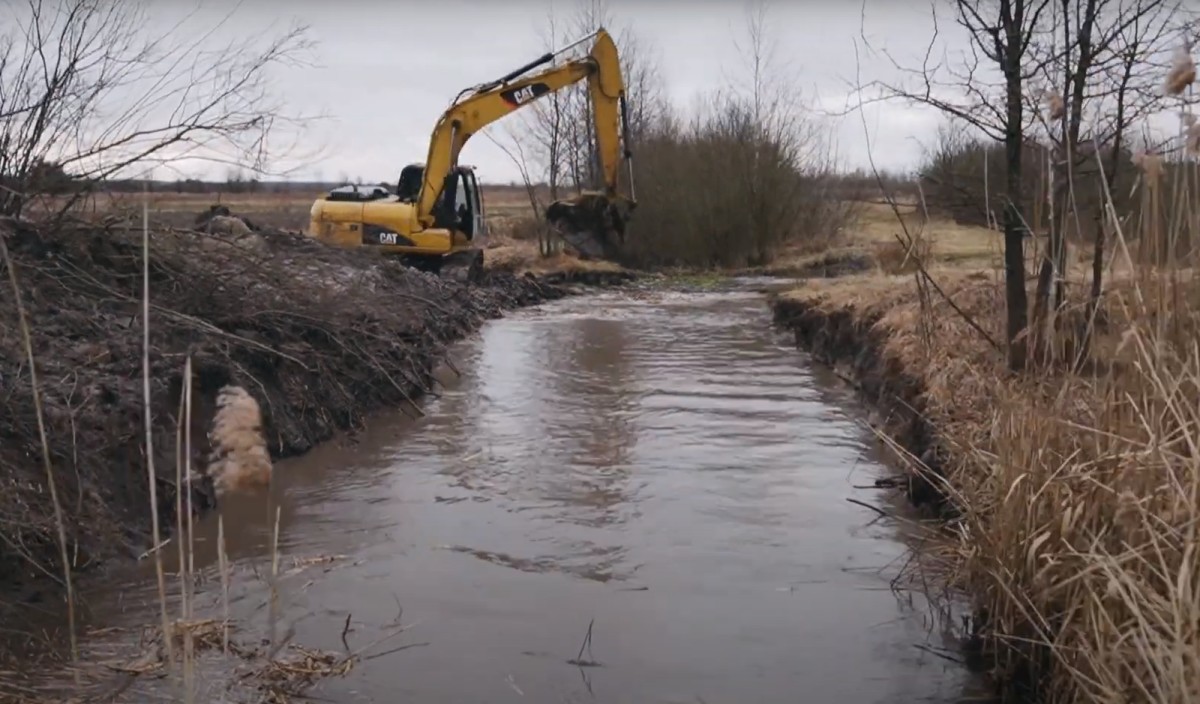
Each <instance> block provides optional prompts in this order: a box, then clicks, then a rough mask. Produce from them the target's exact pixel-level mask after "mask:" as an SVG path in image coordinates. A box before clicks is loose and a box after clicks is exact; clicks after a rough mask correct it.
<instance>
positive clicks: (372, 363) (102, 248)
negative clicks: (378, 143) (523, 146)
mask: <svg viewBox="0 0 1200 704" xmlns="http://www.w3.org/2000/svg"><path fill="white" fill-rule="evenodd" d="M0 229H2V230H8V229H12V230H13V232H12V233H11V234H9V235H7V240H6V241H7V244H8V247H9V250H10V252H11V255H12V258H13V261H14V262H15V264H16V267H17V275H18V277H19V279H20V287H21V297H22V302H23V304H24V307H25V310H26V315H27V318H28V320H29V323H30V326H31V328H32V338H33V348H34V352H35V356H36V358H37V365H38V372H39V375H40V377H39V381H40V388H41V394H42V403H43V406H44V411H45V412H44V417H45V420H46V424H47V433H48V435H49V444H50V450H51V453H52V462H53V466H54V469H55V475H56V481H57V482H58V491H59V495H60V497H61V502H62V505H63V510H64V513H65V515H66V519H67V520H66V522H67V540H68V550H69V552H70V553H71V554H72V556H73V561H74V562H75V569H76V570H77V571H85V570H89V569H91V568H94V567H97V566H101V565H103V564H106V563H110V562H111V561H112V560H113V559H114V558H116V557H119V556H121V555H125V556H129V555H137V554H140V553H141V552H142V551H144V550H146V549H147V548H148V547H149V546H150V542H151V541H150V538H149V531H150V527H151V526H150V523H151V521H150V519H149V507H148V500H149V499H148V497H149V492H148V486H147V482H146V465H145V452H144V450H145V434H144V430H143V427H144V426H143V423H144V415H143V408H144V404H143V402H142V398H143V396H142V394H143V386H142V384H143V382H142V334H143V321H142V315H141V306H142V302H141V298H142V235H141V232H140V229H132V230H131V229H127V228H126V227H125V226H113V227H110V228H107V229H102V228H97V227H95V226H87V227H83V226H76V227H63V228H58V229H56V230H54V231H53V232H48V231H38V230H36V229H34V228H31V227H28V226H19V227H18V226H13V227H11V228H9V227H7V226H0ZM3 290H4V295H0V467H2V468H3V469H2V470H0V590H2V591H3V592H5V593H13V592H14V591H20V592H23V594H22V595H21V598H20V600H29V599H34V600H36V599H39V598H41V596H42V592H43V591H44V586H45V585H46V584H48V582H47V580H50V579H57V575H59V574H61V566H60V564H59V563H60V561H59V559H58V554H59V550H58V545H57V538H56V529H55V527H54V518H53V517H54V512H53V508H52V504H51V502H50V499H49V494H48V492H47V490H46V486H45V474H44V470H43V468H42V465H41V456H42V455H41V444H40V441H39V439H38V438H39V436H38V429H37V423H36V414H35V410H34V403H33V395H32V393H31V384H30V376H29V373H28V365H27V363H26V355H25V350H24V347H23V343H22V338H21V334H20V329H19V327H18V325H17V320H18V317H17V309H16V306H15V305H14V301H13V296H12V294H11V287H10V286H9V284H8V283H7V280H6V281H5V285H4V289H3ZM567 293H568V290H567V289H566V288H563V287H562V286H560V285H557V284H555V283H553V282H551V281H549V280H547V279H542V280H538V279H535V278H533V277H532V276H526V277H518V276H514V275H513V274H509V273H498V272H492V273H490V274H488V277H487V280H486V281H485V282H484V283H483V284H482V285H478V286H473V287H470V288H467V287H465V286H463V285H460V284H452V283H448V282H446V281H443V280H441V279H438V278H436V277H433V276H430V275H425V274H421V273H418V272H414V271H413V270H411V269H407V268H405V267H403V266H401V265H399V264H397V263H394V262H390V261H386V260H384V259H382V258H380V257H378V256H373V255H371V254H369V253H364V252H357V251H344V250H335V249H333V248H329V247H326V246H323V245H320V244H317V243H314V242H312V241H310V240H306V239H304V238H303V237H300V236H298V235H294V234H288V233H282V232H258V233H253V234H251V235H248V236H245V237H243V238H242V239H238V240H237V241H236V242H233V241H231V240H230V239H229V238H221V237H216V236H212V235H203V234H198V233H195V232H186V231H156V232H153V233H152V235H151V252H150V298H151V305H152V308H151V313H150V326H151V336H150V348H151V349H150V369H151V373H150V375H151V396H152V403H151V405H152V410H153V424H154V429H155V436H154V455H155V466H156V471H157V475H158V486H157V491H158V497H159V504H160V515H161V519H160V520H161V521H162V523H163V524H164V531H167V532H169V527H170V526H171V525H173V524H174V511H173V506H174V503H175V491H174V487H175V473H176V467H177V462H176V444H177V443H176V428H177V422H176V419H177V417H178V416H179V399H180V392H181V389H182V380H183V375H184V368H185V366H184V365H185V361H186V359H187V357H188V355H189V354H190V356H191V359H192V365H193V369H194V375H193V384H194V386H193V389H194V390H193V396H194V399H195V403H194V405H193V412H192V413H193V429H192V438H193V445H195V447H194V448H193V453H192V455H193V458H194V462H199V461H201V460H202V458H203V455H204V453H205V452H206V450H207V446H206V441H205V433H204V430H205V425H206V423H207V421H208V419H209V417H210V415H211V407H212V403H213V399H214V398H215V395H216V392H217V390H218V389H219V388H220V387H221V386H222V385H224V384H226V383H231V382H232V383H238V384H241V385H243V386H245V387H246V388H247V389H248V390H249V391H250V392H251V393H252V394H253V395H254V396H255V397H256V398H257V399H258V400H259V403H260V404H261V406H262V408H263V412H264V414H265V421H266V434H267V438H268V440H269V443H270V447H271V451H272V453H273V454H274V455H275V456H276V457H283V456H288V455H293V454H297V453H300V452H304V451H306V450H308V449H309V448H311V447H312V446H313V445H314V444H316V443H318V442H321V441H323V440H325V439H328V438H330V437H331V436H332V435H333V434H334V433H335V432H337V431H338V430H342V429H349V428H353V427H355V426H356V425H358V424H359V423H360V422H361V421H362V419H363V417H364V415H365V414H367V413H370V412H371V411H374V410H377V409H380V408H383V407H389V406H390V407H394V406H398V405H399V406H403V405H408V401H409V400H411V399H414V398H416V397H417V396H419V395H421V394H422V393H424V392H426V391H428V390H429V388H430V385H431V383H432V382H431V377H430V370H431V367H432V366H433V365H434V364H435V363H436V361H437V359H438V358H439V356H440V355H441V354H442V353H443V350H444V348H445V346H446V345H447V344H448V343H449V342H452V341H453V340H455V339H457V338H459V337H461V336H463V335H464V334H466V333H469V332H470V331H472V330H473V329H475V327H477V326H478V325H479V324H480V323H482V322H483V321H484V320H486V319H488V318H492V317H496V316H499V315H501V314H502V313H503V311H504V310H506V309H510V308H513V307H517V306H520V305H527V304H532V303H536V302H540V301H543V300H550V299H554V298H559V297H561V296H564V295H566V294H567ZM412 408H415V407H412V406H410V409H412ZM413 412H414V413H416V412H418V411H416V410H413ZM196 498H197V499H198V500H200V501H203V499H204V497H196ZM5 602H6V603H7V600H5Z"/></svg>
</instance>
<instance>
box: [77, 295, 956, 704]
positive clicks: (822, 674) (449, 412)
mask: <svg viewBox="0 0 1200 704" xmlns="http://www.w3.org/2000/svg"><path fill="white" fill-rule="evenodd" d="M454 366H455V368H457V369H459V370H461V372H462V375H461V377H457V376H455V375H454V374H453V373H451V372H450V371H448V370H443V372H442V374H441V378H442V379H443V380H444V382H445V388H443V389H440V395H439V396H438V397H437V398H433V399H430V400H429V401H427V402H426V403H425V404H424V410H425V413H426V415H425V416H424V417H422V418H420V419H418V420H410V419H407V418H405V417H404V416H403V415H401V414H398V413H397V414H392V415H389V416H384V417H381V418H378V419H376V420H375V421H374V422H373V423H372V424H371V425H370V427H368V428H367V429H366V431H365V432H363V433H361V434H360V435H359V436H358V437H356V438H355V439H354V441H353V442H352V443H340V444H329V445H326V446H323V447H320V448H318V449H317V450H315V451H314V452H313V453H311V454H309V455H307V456H305V457H304V458H300V459H297V460H294V461H289V462H284V463H282V464H281V465H280V467H279V472H278V476H279V477H280V482H279V486H278V487H277V491H278V495H279V503H280V510H281V523H280V542H281V546H282V551H283V553H284V556H283V567H284V571H285V573H286V574H288V577H287V578H286V579H285V580H284V587H283V593H282V602H283V606H282V608H283V623H284V625H283V626H282V627H284V628H290V629H292V630H293V631H294V632H295V637H296V641H297V642H303V643H305V644H307V645H311V646H317V647H325V648H330V649H333V650H341V649H342V648H343V647H344V646H343V645H342V643H341V633H342V632H343V630H344V628H345V626H344V624H347V623H348V624H352V625H353V628H351V629H350V630H349V632H348V637H349V638H350V639H351V640H353V641H354V642H352V643H351V645H355V646H361V645H365V644H366V643H368V642H369V641H370V639H371V638H372V637H374V636H375V635H377V633H378V628H379V627H381V626H383V625H386V624H388V623H390V622H392V621H394V619H395V618H396V617H397V615H398V614H400V613H401V612H402V615H403V618H404V620H405V621H407V622H411V623H412V624H413V625H412V628H411V630H410V631H409V632H408V633H406V634H405V636H406V637H409V640H411V641H420V642H424V643H427V644H428V645H427V646H425V647H422V648H417V649H411V650H405V651H403V652H399V653H395V654H393V655H389V656H387V657H386V658H380V659H378V660H373V661H370V662H366V663H364V664H363V665H362V666H361V667H360V668H358V669H356V670H355V671H354V672H353V673H352V674H351V675H350V676H349V677H348V678H346V679H344V680H337V681H332V682H328V683H326V684H325V685H324V686H323V688H322V691H321V696H322V697H324V698H326V699H329V700H332V701H339V702H358V701H379V702H391V701H400V700H406V699H407V700H413V701H420V702H455V703H459V702H483V701H487V702H570V701H585V700H586V701H604V702H626V701H628V702H709V703H713V704H715V703H716V702H738V703H739V704H742V703H746V702H797V701H803V702H831V703H832V702H854V703H857V702H862V703H864V704H867V703H874V702H879V703H883V702H889V703H890V702H915V701H932V702H952V701H957V700H958V698H959V697H960V696H961V695H962V694H963V692H964V687H965V686H966V684H967V680H966V679H965V676H964V674H963V673H962V672H961V671H960V670H959V669H958V667H957V666H956V665H954V664H953V663H948V662H946V661H945V660H943V659H939V658H937V657H936V656H933V655H930V654H928V653H926V652H924V651H923V650H921V649H918V648H917V647H915V646H914V644H916V643H922V642H924V641H926V640H928V638H929V636H928V634H927V633H926V630H927V628H926V627H925V625H924V622H925V621H926V620H927V619H926V618H924V617H923V615H922V614H921V613H920V612H919V611H917V612H912V611H909V610H907V609H905V608H904V606H903V604H902V603H901V600H898V599H897V598H896V596H894V595H893V594H892V593H890V592H889V590H888V579H889V577H890V575H891V574H892V572H889V571H888V569H889V566H891V567H894V566H893V565H891V563H892V562H893V561H895V560H897V559H898V558H899V557H900V556H901V555H902V554H903V548H902V547H901V545H900V544H898V543H897V541H896V539H895V534H894V529H893V528H889V527H888V526H885V525H881V524H878V523H876V524H870V523H869V521H870V518H871V516H870V515H864V513H865V512H864V511H863V510H862V509H861V508H859V507H856V506H853V505H851V504H849V503H847V502H846V501H845V498H846V497H848V496H850V495H851V494H852V491H853V490H852V488H851V485H852V484H854V483H868V482H869V480H870V478H871V475H872V473H874V472H877V471H879V468H878V466H877V465H875V464H874V461H873V460H872V458H871V450H870V448H869V443H868V442H867V439H866V435H865V433H864V431H863V430H861V429H860V428H859V427H858V426H857V425H856V424H855V422H854V420H853V419H852V418H851V417H850V416H849V415H848V414H847V411H845V410H844V408H845V406H844V405H842V404H840V403H839V399H838V398H837V396H838V394H839V393H840V392H835V391H831V390H830V388H829V387H828V385H827V384H825V383H824V382H823V381H822V380H821V379H818V378H814V376H813V375H814V371H813V370H812V369H811V368H809V367H808V366H807V365H806V364H805V363H804V362H803V360H802V358H801V357H800V355H798V354H797V353H796V352H795V350H794V349H792V348H791V346H790V345H789V344H788V342H787V340H786V339H784V338H782V337H781V336H779V335H778V334H777V333H775V332H774V331H772V330H771V328H770V324H769V317H768V311H767V309H766V307H765V306H764V304H763V301H762V299H761V297H759V296H755V295H752V294H748V293H747V294H668V293H662V294H654V295H652V296H649V297H648V299H646V300H634V299H633V298H631V297H628V296H627V295H623V294H606V295H599V296H593V297H587V298H579V299H574V300H569V301H560V302H557V303H554V304H551V305H547V306H545V307H543V308H541V309H538V310H531V311H525V312H522V313H517V314H514V315H512V316H511V317H509V318H507V319H502V320H497V321H493V322H492V323H490V324H489V325H488V326H487V327H485V328H484V329H483V330H482V332H481V333H480V334H479V335H477V336H475V337H474V338H473V339H471V340H468V341H467V342H465V343H463V344H462V345H460V346H459V347H457V348H456V350H455V364H454ZM225 510H226V511H227V518H226V520H227V522H228V523H227V525H228V528H227V532H228V533H229V535H230V541H231V548H230V553H231V556H232V559H234V560H235V561H236V562H237V564H238V566H239V568H241V572H239V575H238V579H237V582H238V584H239V587H238V589H237V590H235V596H234V601H235V604H234V610H235V615H236V616H237V617H238V618H240V619H244V620H248V621H256V622H259V623H261V622H262V619H263V618H264V611H265V609H264V608H263V604H264V603H265V597H264V592H263V589H262V584H261V581H256V580H255V578H254V575H255V574H256V573H257V574H260V575H261V574H263V570H264V569H265V568H266V567H267V564H266V559H265V550H266V546H267V545H268V537H269V531H268V526H269V525H270V523H269V521H268V519H267V516H266V511H265V509H264V507H263V506H262V505H261V504H258V503H256V504H254V505H238V504H236V503H235V504H232V505H229V506H227V507H226V509H225ZM198 530H199V533H200V535H199V548H198V556H197V562H198V564H200V565H203V566H205V567H206V568H211V567H212V566H213V565H214V563H215V561H216V556H215V550H213V548H212V546H213V544H214V541H215V534H216V529H215V520H205V521H204V522H203V525H201V526H200V528H199V529H198ZM322 556H336V559H334V558H333V557H329V559H315V558H320V557H322ZM152 574H153V572H152V567H150V566H149V565H144V566H143V568H142V569H141V570H140V572H139V574H138V575H134V576H132V577H130V578H129V581H126V582H125V583H122V584H114V585H113V589H111V590H109V591H107V592H103V593H101V594H99V596H98V597H97V598H96V600H95V601H94V603H93V604H92V606H93V609H94V612H95V614H96V615H95V617H94V618H95V620H96V622H97V623H99V624H100V625H120V624H128V623H141V622H153V619H154V618H155V617H156V611H155V610H154V606H153V604H154V601H153V594H154V587H153V578H152V576H151V575H152ZM213 583H215V580H214V582H210V583H209V584H207V585H202V587H201V589H202V592H203V599H202V601H203V603H204V604H206V605H208V606H211V605H213V604H215V603H216V601H215V594H214V593H215V592H216V591H217V590H216V589H215V588H214V587H213V586H212V585H213ZM589 624H592V639H591V655H590V656H588V657H591V658H593V659H595V660H596V661H598V662H599V665H600V666H599V667H593V668H586V669H581V668H578V667H574V666H572V665H569V664H567V660H569V659H572V658H574V657H576V655H577V654H578V650H579V647H580V644H581V642H582V641H583V638H584V634H585V633H586V632H587V631H588V627H589Z"/></svg>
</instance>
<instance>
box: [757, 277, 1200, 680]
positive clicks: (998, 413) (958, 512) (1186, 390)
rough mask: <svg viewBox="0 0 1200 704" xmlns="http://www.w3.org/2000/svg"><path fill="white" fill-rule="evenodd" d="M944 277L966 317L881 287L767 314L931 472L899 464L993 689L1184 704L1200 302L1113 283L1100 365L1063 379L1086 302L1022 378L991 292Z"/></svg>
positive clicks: (1191, 644) (853, 289)
mask: <svg viewBox="0 0 1200 704" xmlns="http://www.w3.org/2000/svg"><path fill="white" fill-rule="evenodd" d="M935 275H936V277H937V280H938V282H939V285H940V286H941V288H942V289H943V290H944V291H945V292H946V294H947V296H948V297H949V298H950V299H951V300H953V301H954V303H955V307H957V310H955V307H952V306H951V305H949V304H948V303H947V302H946V301H945V300H943V299H942V298H941V297H940V296H938V295H937V294H936V293H935V294H933V296H934V298H933V299H932V300H929V301H926V302H922V301H921V299H920V298H919V297H918V295H917V292H916V288H915V286H914V284H913V279H912V277H910V276H906V277H886V276H879V275H868V276H856V277H847V278H844V279H832V280H812V281H808V282H805V283H803V284H802V285H800V286H799V287H798V288H797V289H796V290H793V291H791V292H788V293H786V294H782V295H779V296H777V297H775V298H774V299H773V300H772V307H773V309H774V312H775V318H776V320H777V321H778V323H779V324H780V325H782V326H785V327H787V328H788V329H791V330H793V331H794V332H795V335H796V341H797V344H798V345H800V346H801V347H804V348H805V349H808V350H810V351H811V352H812V353H813V355H814V356H815V357H816V358H817V359H819V360H821V361H823V362H826V363H829V364H832V365H835V366H838V367H841V368H843V369H844V370H845V376H846V377H847V379H848V380H849V381H851V382H852V383H854V384H855V385H857V386H858V387H859V389H860V390H861V391H862V392H863V394H864V396H865V398H866V400H867V401H869V402H870V403H872V404H873V405H874V407H875V408H876V409H877V410H878V412H879V415H880V417H881V420H880V423H879V425H881V426H882V428H883V430H885V431H886V432H887V434H888V435H890V436H891V437H892V438H894V439H895V441H896V442H897V444H898V445H899V446H901V447H903V448H904V449H905V450H907V451H908V452H909V453H912V455H914V456H915V457H917V458H922V459H924V460H925V461H926V463H927V464H928V465H930V466H929V467H927V468H926V467H922V466H921V465H922V463H920V462H917V461H915V460H913V461H910V462H906V463H905V464H906V466H907V467H908V468H909V469H910V472H909V476H910V479H909V481H908V482H905V484H906V485H908V486H910V487H911V491H910V494H911V496H912V497H913V498H914V500H916V501H917V502H918V503H920V504H923V505H926V506H932V507H935V508H937V509H940V510H939V511H938V513H939V515H940V516H941V517H942V518H944V519H946V520H944V521H942V522H940V523H938V524H937V527H936V529H935V530H934V531H933V532H932V533H931V534H930V542H929V543H928V544H929V546H930V547H929V549H928V550H925V551H923V553H924V554H923V555H922V556H921V563H922V568H921V569H923V570H929V572H930V579H933V581H940V582H943V583H944V584H945V585H946V586H949V587H951V588H956V589H958V590H961V591H962V592H963V593H965V594H967V595H969V597H970V598H971V599H972V600H973V602H974V606H975V615H976V619H975V623H974V624H973V625H972V626H971V628H970V632H969V633H967V634H964V636H965V640H966V643H967V644H968V645H969V646H970V647H969V648H968V654H969V655H971V656H973V657H974V658H976V659H977V662H979V663H980V664H982V665H983V666H984V667H986V668H987V669H988V670H989V671H990V673H991V675H992V677H993V679H994V681H995V683H996V685H997V688H998V689H999V690H1001V691H1002V692H1003V693H1004V694H1007V695H1010V696H1015V697H1016V698H1017V700H1019V701H1028V700H1034V701H1055V702H1057V701H1063V702H1067V701H1070V702H1074V701H1128V702H1163V701H1185V700H1186V699H1187V697H1188V696H1189V694H1188V693H1193V694H1194V692H1195V682H1196V674H1197V672H1200V658H1197V657H1196V656H1195V653H1196V652H1197V647H1196V646H1197V643H1196V634H1197V633H1198V632H1200V630H1198V626H1200V614H1198V613H1197V612H1196V610H1195V608H1194V607H1195V601H1194V592H1193V590H1192V587H1191V586H1190V585H1191V584H1193V583H1194V582H1195V580H1197V579H1198V578H1200V568H1198V567H1197V565H1196V561H1195V560H1194V559H1193V558H1192V557H1191V556H1192V554H1193V551H1194V538H1193V537H1190V536H1194V534H1195V525H1196V524H1197V513H1198V509H1197V504H1196V502H1195V499H1194V497H1195V493H1196V491H1197V486H1198V485H1200V456H1198V455H1197V450H1196V447H1195V444H1194V442H1193V441H1191V440H1187V439H1185V438H1187V437H1192V438H1194V437H1195V432H1196V428H1197V427H1198V425H1200V416H1198V415H1197V413H1198V412H1197V410H1196V405H1195V399H1196V398H1197V397H1198V396H1200V390H1198V389H1197V384H1198V383H1200V376H1197V374H1196V372H1195V370H1196V369H1197V368H1200V359H1198V358H1197V354H1198V352H1197V348H1196V346H1195V340H1196V339H1197V334H1198V333H1197V331H1198V330H1200V314H1197V313H1196V310H1198V308H1197V306H1196V302H1200V285H1198V284H1197V282H1196V280H1195V279H1194V278H1193V279H1182V278H1180V279H1176V280H1172V281H1170V282H1167V281H1165V280H1155V279H1154V275H1153V274H1147V275H1146V278H1145V279H1143V280H1141V283H1137V282H1135V281H1133V280H1128V281H1126V280H1118V281H1113V282H1111V289H1110V291H1109V292H1108V294H1107V299H1106V303H1105V305H1104V306H1102V308H1101V310H1100V313H1099V315H1098V316H1097V317H1098V319H1099V320H1102V321H1104V322H1103V324H1102V325H1098V327H1097V328H1096V332H1095V334H1094V337H1093V342H1092V348H1091V349H1092V359H1093V360H1095V361H1094V362H1093V363H1089V364H1088V365H1085V368H1084V369H1083V370H1082V371H1080V372H1078V373H1076V372H1072V371H1071V370H1070V369H1069V367H1068V365H1066V364H1064V363H1063V360H1065V359H1068V358H1071V357H1072V356H1073V354H1074V352H1075V351H1077V349H1078V340H1079V338H1078V330H1077V328H1076V321H1077V320H1078V319H1079V314H1080V311H1081V310H1082V308H1083V302H1082V300H1079V298H1080V297H1081V296H1074V297H1072V299H1071V300H1070V301H1069V302H1068V305H1067V306H1066V307H1065V308H1064V310H1063V312H1062V314H1061V324H1060V325H1059V326H1058V328H1059V331H1058V338H1059V341H1060V342H1061V343H1062V344H1061V345H1060V347H1059V348H1058V349H1057V356H1056V360H1057V362H1056V363H1055V364H1052V365H1048V366H1042V367H1038V368H1036V369H1032V370H1030V371H1028V372H1027V373H1024V374H1021V375H1012V374H1010V373H1008V372H1007V370H1006V365H1005V360H1004V356H1003V354H1002V353H1001V352H1000V351H999V350H998V349H997V348H996V347H995V346H994V344H993V343H992V342H991V341H989V340H988V339H987V338H988V337H990V338H991V340H1000V339H1003V326H1004V320H1003V311H1004V305H1003V299H1002V287H1001V286H999V285H998V284H997V281H996V276H995V274H994V273H993V272H985V271H974V272H972V271H965V270H945V271H938V272H936V273H935ZM1135 283H1136V284H1137V287H1136V290H1135ZM1181 300H1185V301H1193V303H1191V304H1189V305H1181V304H1180V301H1181ZM968 318H969V319H970V320H971V321H973V322H974V323H975V324H977V325H978V326H979V327H980V328H982V330H983V331H984V332H983V333H981V332H979V331H977V330H976V329H975V327H974V326H973V325H972V324H971V323H968V322H967V319H968ZM985 334H986V336H985ZM1173 653H1176V654H1178V653H1188V654H1189V655H1187V656H1179V657H1176V656H1174V655H1172V654H1173ZM1172 658H1175V659H1172ZM1151 681H1152V682H1154V683H1155V685H1154V688H1153V689H1147V688H1145V687H1144V686H1143V684H1142V683H1144V682H1151Z"/></svg>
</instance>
